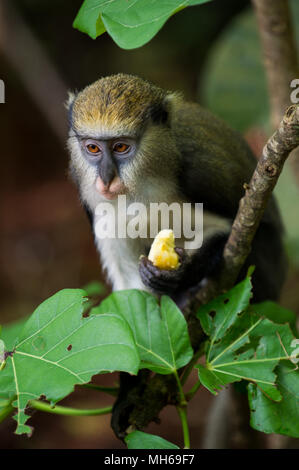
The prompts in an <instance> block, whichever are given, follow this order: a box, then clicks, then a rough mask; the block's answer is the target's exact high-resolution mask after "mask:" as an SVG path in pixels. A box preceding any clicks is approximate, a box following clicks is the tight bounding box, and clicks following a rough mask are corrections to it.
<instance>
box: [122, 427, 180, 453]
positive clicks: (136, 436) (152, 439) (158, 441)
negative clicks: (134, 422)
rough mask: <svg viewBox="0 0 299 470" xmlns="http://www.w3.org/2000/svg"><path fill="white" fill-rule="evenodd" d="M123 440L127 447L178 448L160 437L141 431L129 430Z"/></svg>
mask: <svg viewBox="0 0 299 470" xmlns="http://www.w3.org/2000/svg"><path fill="white" fill-rule="evenodd" d="M125 441H126V444H127V446H128V449H179V447H178V446H176V445H175V444H172V443H171V442H168V441H166V440H165V439H163V438H162V437H159V436H155V435H153V434H147V433H145V432H141V431H133V432H131V433H130V434H128V435H127V436H126V437H125Z"/></svg>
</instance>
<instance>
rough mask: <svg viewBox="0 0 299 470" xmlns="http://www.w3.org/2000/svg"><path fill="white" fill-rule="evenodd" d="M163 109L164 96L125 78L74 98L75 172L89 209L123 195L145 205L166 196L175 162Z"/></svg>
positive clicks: (103, 81)
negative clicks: (156, 193) (162, 192)
mask: <svg viewBox="0 0 299 470" xmlns="http://www.w3.org/2000/svg"><path fill="white" fill-rule="evenodd" d="M165 103H166V96H165V92H163V91H162V90H160V89H159V88H157V87H154V86H153V85H151V84H149V83H147V82H145V81H143V80H141V79H139V78H136V77H131V76H127V75H116V76H112V77H107V78H104V79H101V80H99V81H98V82H95V83H94V84H93V85H90V86H89V87H87V88H85V89H84V90H83V91H82V92H80V93H79V94H78V95H77V96H76V97H72V98H71V102H70V123H71V129H70V137H69V149H70V151H71V171H72V174H73V176H74V179H75V180H76V181H77V183H78V185H79V188H80V192H81V196H82V198H83V200H86V202H88V204H89V206H91V208H93V207H95V206H96V205H97V203H98V202H100V201H102V200H103V199H109V200H113V199H116V198H117V196H118V195H120V194H126V195H128V197H129V198H131V199H135V200H145V199H148V197H149V194H150V193H153V189H154V188H157V187H158V186H159V185H160V186H162V187H163V189H164V190H165V178H166V177H168V176H170V175H171V173H172V172H173V171H174V167H175V164H174V162H175V161H176V157H177V149H176V145H175V143H174V139H173V137H172V134H171V129H170V126H169V123H168V122H167V120H168V112H167V110H166V104H165ZM146 193H147V195H146ZM155 199H157V198H155V197H153V200H155Z"/></svg>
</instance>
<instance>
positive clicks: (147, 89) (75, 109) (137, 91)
mask: <svg viewBox="0 0 299 470" xmlns="http://www.w3.org/2000/svg"><path fill="white" fill-rule="evenodd" d="M165 95H166V92H165V91H163V90H162V89H160V88H158V87H155V86H154V85H152V84H150V83H148V82H146V81H145V80H142V79H140V78H138V77H133V76H130V75H123V74H119V75H113V76H111V77H105V78H102V79H100V80H98V81H96V82H95V83H93V84H92V85H90V86H88V87H86V88H85V89H84V90H83V91H81V92H80V93H79V94H78V95H77V97H76V98H75V100H74V103H73V106H72V116H71V121H72V126H73V127H74V128H75V129H77V130H81V129H84V128H86V127H88V128H91V129H95V130H96V129H97V128H100V129H101V128H107V129H112V130H113V129H117V128H119V127H120V126H121V127H122V128H126V129H128V131H130V129H133V128H136V126H138V125H140V124H141V123H142V121H143V120H144V119H145V117H146V113H147V110H148V109H149V107H150V106H153V105H154V104H156V103H159V102H162V101H163V98H164V97H165Z"/></svg>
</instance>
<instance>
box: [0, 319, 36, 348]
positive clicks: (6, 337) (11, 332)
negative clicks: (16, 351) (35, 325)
mask: <svg viewBox="0 0 299 470" xmlns="http://www.w3.org/2000/svg"><path fill="white" fill-rule="evenodd" d="M28 318H29V317H28V316H27V317H25V318H21V319H20V320H18V321H16V322H13V323H9V324H8V325H5V327H4V328H3V330H2V332H1V338H2V340H3V341H4V343H5V346H6V351H10V350H12V349H13V348H14V346H15V345H16V344H17V341H18V336H19V334H20V333H21V331H22V329H23V328H24V325H25V323H26V321H27V320H28Z"/></svg>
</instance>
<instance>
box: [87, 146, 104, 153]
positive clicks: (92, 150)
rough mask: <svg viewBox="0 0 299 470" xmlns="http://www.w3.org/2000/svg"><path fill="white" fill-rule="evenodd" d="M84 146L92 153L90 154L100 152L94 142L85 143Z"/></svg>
mask: <svg viewBox="0 0 299 470" xmlns="http://www.w3.org/2000/svg"><path fill="white" fill-rule="evenodd" d="M86 148H87V150H88V152H89V153H92V154H94V155H95V154H97V153H100V151H101V150H100V147H98V146H97V145H96V144H88V145H86Z"/></svg>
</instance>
